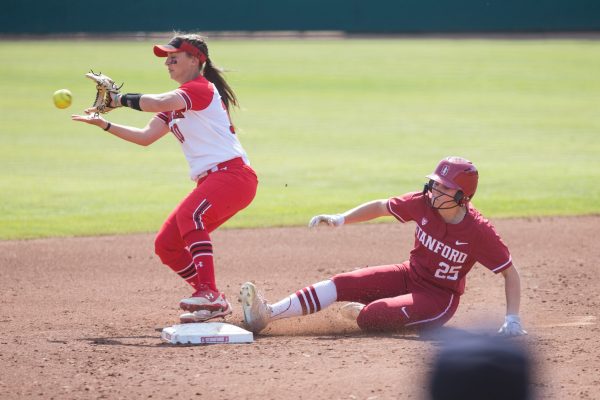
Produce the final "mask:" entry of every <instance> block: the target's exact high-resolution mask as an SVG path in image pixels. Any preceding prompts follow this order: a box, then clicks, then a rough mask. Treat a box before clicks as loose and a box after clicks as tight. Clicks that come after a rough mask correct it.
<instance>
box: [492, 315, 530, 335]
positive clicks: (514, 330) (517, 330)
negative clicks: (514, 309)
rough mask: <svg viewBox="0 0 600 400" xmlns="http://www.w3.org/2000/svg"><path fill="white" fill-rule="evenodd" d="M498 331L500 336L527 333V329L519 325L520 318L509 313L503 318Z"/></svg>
mask: <svg viewBox="0 0 600 400" xmlns="http://www.w3.org/2000/svg"><path fill="white" fill-rule="evenodd" d="M498 333H499V334H500V335H502V336H521V335H527V331H526V330H525V329H523V328H522V327H521V318H519V316H518V315H511V314H509V315H507V316H506V317H505V318H504V325H502V327H501V328H500V329H499V330H498Z"/></svg>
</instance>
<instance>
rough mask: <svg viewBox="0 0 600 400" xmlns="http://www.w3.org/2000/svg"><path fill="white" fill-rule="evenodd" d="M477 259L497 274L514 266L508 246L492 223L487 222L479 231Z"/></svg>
mask: <svg viewBox="0 0 600 400" xmlns="http://www.w3.org/2000/svg"><path fill="white" fill-rule="evenodd" d="M476 243H477V246H476V248H475V259H476V260H477V262H479V263H480V264H481V265H483V266H484V267H486V268H487V269H489V270H490V271H492V272H493V273H495V274H497V273H499V272H502V271H504V270H505V269H508V268H510V267H511V266H512V257H511V255H510V252H509V251H508V247H507V246H506V244H504V242H503V241H502V239H501V238H500V235H498V233H497V232H496V230H495V229H494V227H493V226H492V225H491V224H489V223H488V224H485V225H484V226H482V229H481V230H480V232H479V235H478V240H477V242H476Z"/></svg>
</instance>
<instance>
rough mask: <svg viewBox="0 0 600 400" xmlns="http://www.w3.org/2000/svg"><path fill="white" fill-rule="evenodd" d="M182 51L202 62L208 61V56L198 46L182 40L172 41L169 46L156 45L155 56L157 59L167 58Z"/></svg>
mask: <svg viewBox="0 0 600 400" xmlns="http://www.w3.org/2000/svg"><path fill="white" fill-rule="evenodd" d="M180 51H185V52H186V53H190V54H191V55H193V56H194V57H198V59H199V60H200V62H205V61H206V54H204V53H203V52H201V51H200V50H199V49H198V48H197V47H196V46H194V45H192V44H190V43H188V42H186V41H185V40H182V39H174V40H171V41H170V42H169V44H165V45H162V44H157V45H154V54H155V55H156V56H157V57H167V56H168V55H169V53H178V52H180Z"/></svg>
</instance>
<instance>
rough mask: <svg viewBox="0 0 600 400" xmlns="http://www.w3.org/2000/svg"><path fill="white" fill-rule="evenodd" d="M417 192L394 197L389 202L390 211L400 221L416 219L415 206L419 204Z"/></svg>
mask: <svg viewBox="0 0 600 400" xmlns="http://www.w3.org/2000/svg"><path fill="white" fill-rule="evenodd" d="M417 198H418V196H417V193H407V194H404V195H402V196H400V197H392V198H390V199H389V200H388V202H387V208H388V211H389V212H390V213H391V214H392V215H393V216H394V217H396V219H397V220H398V221H400V222H408V221H413V220H414V219H415V217H414V215H415V212H414V210H415V206H416V205H417V201H418V200H417Z"/></svg>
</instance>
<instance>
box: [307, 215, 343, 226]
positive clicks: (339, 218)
mask: <svg viewBox="0 0 600 400" xmlns="http://www.w3.org/2000/svg"><path fill="white" fill-rule="evenodd" d="M319 224H327V225H329V226H333V227H338V226H342V225H344V216H343V215H341V214H335V215H317V216H316V217H312V218H311V220H310V222H309V223H308V227H309V228H314V227H316V226H318V225H319Z"/></svg>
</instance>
